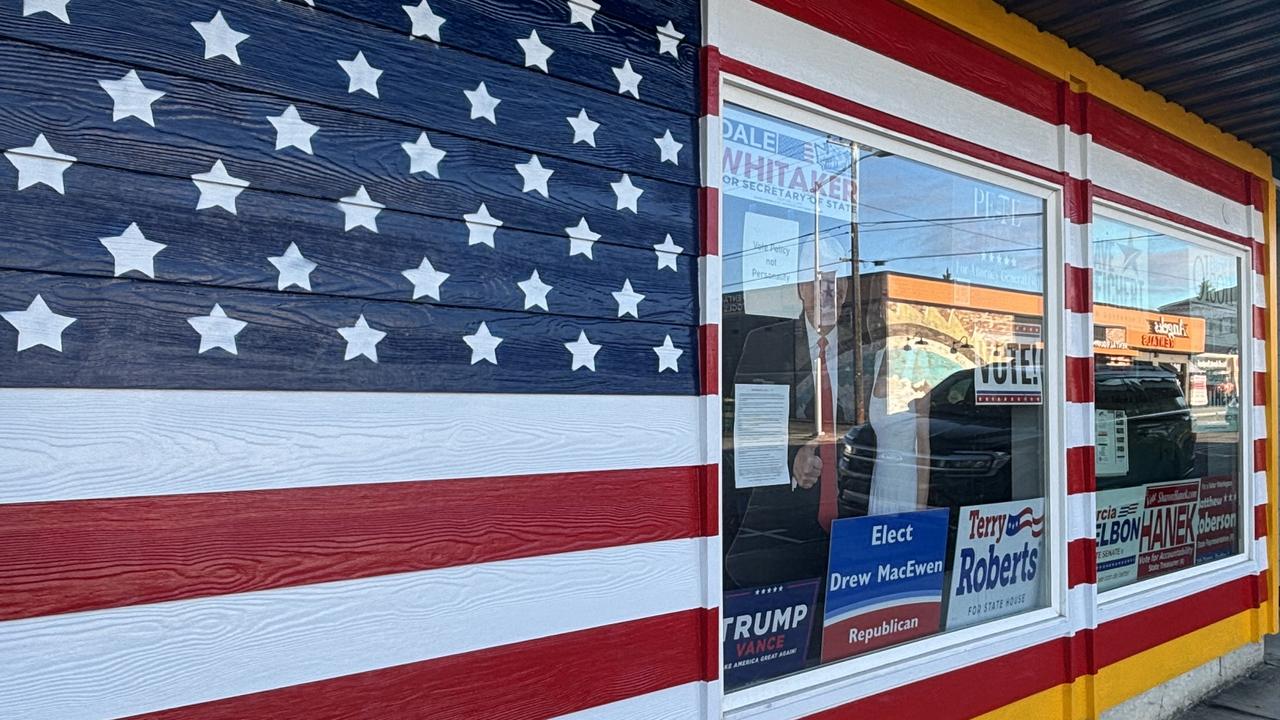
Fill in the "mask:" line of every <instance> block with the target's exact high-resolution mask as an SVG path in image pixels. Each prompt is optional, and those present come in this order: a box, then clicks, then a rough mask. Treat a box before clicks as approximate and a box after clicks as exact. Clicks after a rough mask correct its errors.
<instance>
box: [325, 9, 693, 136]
mask: <svg viewBox="0 0 1280 720" xmlns="http://www.w3.org/2000/svg"><path fill="white" fill-rule="evenodd" d="M566 1H567V0H496V1H495V0H453V1H452V2H450V1H449V0H445V1H444V2H437V3H433V4H432V5H431V7H432V9H433V10H434V12H435V13H436V14H437V15H439V16H441V17H444V18H445V24H444V25H443V26H442V27H441V30H440V44H441V45H445V46H448V47H456V48H461V49H464V50H467V51H469V52H473V53H476V54H479V55H484V56H485V57H490V58H493V59H495V60H501V61H502V62H505V63H508V64H511V65H515V66H516V67H524V66H525V65H524V60H525V58H524V53H523V52H521V50H520V46H519V45H518V44H516V41H515V38H526V37H528V36H529V32H530V31H531V30H536V31H537V33H538V37H539V38H541V40H542V42H544V43H546V44H547V46H549V47H551V48H552V49H553V50H554V51H555V52H554V53H553V55H552V57H551V59H550V60H549V61H548V63H547V68H548V72H549V73H550V74H551V75H553V76H555V77H561V78H565V79H567V80H571V81H574V82H580V83H584V84H587V85H590V86H592V87H594V88H597V89H600V90H603V91H605V92H610V93H613V92H617V90H618V83H617V80H615V79H614V77H613V74H612V73H609V72H604V73H589V74H585V75H584V74H583V73H582V72H581V70H582V68H584V67H590V66H592V65H597V64H599V62H600V61H601V60H609V61H611V62H613V64H615V65H618V64H621V62H622V60H623V58H624V57H626V58H628V59H630V60H631V64H632V66H633V67H634V68H635V70H636V72H638V73H640V74H641V75H643V76H644V77H645V78H646V80H647V81H651V82H653V83H654V84H658V85H661V86H662V87H663V88H664V91H663V92H662V93H661V94H658V95H655V96H653V97H652V98H649V96H648V95H641V97H642V98H643V99H645V100H647V101H649V102H652V103H654V104H656V105H662V106H665V107H669V108H671V109H674V110H677V111H680V112H685V111H687V110H688V108H690V107H693V106H694V103H695V96H694V93H695V87H696V82H695V81H694V78H696V77H697V53H698V44H699V30H700V28H699V26H698V20H699V19H700V18H699V17H698V13H696V12H693V13H691V12H690V9H691V8H693V9H696V8H697V7H698V6H697V4H696V3H691V2H662V3H648V2H623V3H617V2H611V3H602V4H601V7H600V10H599V11H597V12H596V14H595V18H594V20H593V25H594V26H595V28H596V29H595V31H594V32H593V31H590V30H588V29H587V28H585V27H583V26H582V25H570V24H569V17H570V16H569V9H568V7H567V5H566ZM405 4H411V3H407V2H405V3H395V2H391V3H387V2H382V1H381V0H341V2H336V3H331V4H326V3H321V4H320V5H318V6H317V9H318V10H320V11H322V12H331V13H335V14H338V15H342V16H345V17H349V18H352V19H355V20H360V21H363V22H367V23H371V24H373V25H378V26H381V27H384V28H387V29H390V30H394V31H398V32H408V31H409V30H410V28H411V23H410V22H409V16H408V15H407V14H406V13H405V12H404V10H403V9H402V8H401V5H405ZM668 21H669V22H671V23H672V24H673V25H674V26H675V29H676V31H677V32H680V33H682V34H683V35H684V36H685V37H684V39H683V40H682V41H681V42H680V47H679V53H678V57H671V56H670V55H660V54H658V41H657V27H658V26H665V25H666V24H667V22H668ZM479 28H483V30H479ZM605 35H607V36H609V37H610V38H611V41H609V42H606V41H602V40H601V37H602V36H605ZM619 44H621V47H622V50H623V51H624V52H625V56H624V55H623V54H620V53H619V47H618V46H619Z"/></svg>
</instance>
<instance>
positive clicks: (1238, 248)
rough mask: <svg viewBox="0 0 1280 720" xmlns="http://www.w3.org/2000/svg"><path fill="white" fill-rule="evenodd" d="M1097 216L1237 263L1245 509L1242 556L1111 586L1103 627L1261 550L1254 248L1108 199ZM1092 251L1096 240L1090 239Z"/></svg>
mask: <svg viewBox="0 0 1280 720" xmlns="http://www.w3.org/2000/svg"><path fill="white" fill-rule="evenodd" d="M1092 210H1093V216H1094V217H1095V218H1096V217H1097V216H1098V215H1103V216H1106V217H1107V218H1108V219H1110V220H1116V221H1118V222H1122V223H1126V224H1129V225H1133V226H1135V227H1139V228H1142V229H1144V230H1149V231H1151V232H1156V233H1161V234H1163V235H1167V236H1169V237H1171V238H1174V239H1176V240H1181V241H1184V242H1187V243H1190V244H1192V245H1195V246H1198V247H1202V248H1205V249H1207V250H1212V251H1214V252H1220V253H1222V254H1223V255H1225V256H1228V257H1233V258H1235V260H1236V268H1237V271H1238V272H1239V274H1240V300H1239V308H1238V313H1239V322H1240V324H1239V328H1240V346H1239V350H1238V352H1239V354H1240V360H1239V362H1240V380H1239V382H1238V383H1237V385H1238V387H1239V391H1238V395H1239V397H1240V424H1239V434H1240V441H1239V451H1240V457H1241V463H1240V510H1239V520H1240V522H1239V528H1238V532H1239V533H1240V547H1241V552H1239V553H1236V554H1235V555H1232V556H1231V557H1227V558H1223V559H1221V560H1215V561H1213V562H1210V563H1205V564H1203V565H1194V566H1192V567H1189V568H1185V569H1183V570H1178V571H1175V572H1171V573H1168V574H1166V575H1159V576H1156V577H1153V578H1147V579H1146V580H1139V581H1138V582H1134V583H1130V584H1128V585H1123V586H1121V587H1116V588H1111V589H1109V590H1106V591H1099V592H1098V624H1102V623H1105V622H1107V621H1109V620H1115V619H1117V618H1121V617H1124V616H1126V615H1130V614H1132V613H1135V612H1139V611H1141V610H1146V609H1148V608H1152V607H1156V606H1158V605H1162V604H1164V603H1166V602H1170V601H1172V600H1176V599H1178V598H1183V597H1186V596H1187V595H1191V594H1193V593H1196V592H1200V591H1202V590H1208V589H1210V588H1213V587H1217V586H1219V585H1222V584H1223V583H1227V582H1230V581H1232V580H1235V579H1238V578H1241V577H1246V576H1248V575H1252V574H1254V573H1255V572H1256V571H1257V566H1256V565H1255V562H1256V558H1255V554H1256V552H1257V549H1256V547H1255V543H1254V542H1253V535H1254V528H1253V525H1254V522H1253V520H1254V518H1253V507H1254V503H1255V502H1256V499H1255V498H1254V487H1253V475H1254V467H1253V432H1254V428H1253V413H1252V412H1250V410H1251V409H1252V407H1253V353H1252V352H1251V351H1250V350H1251V346H1250V343H1251V342H1252V339H1253V297H1254V295H1253V292H1254V287H1253V284H1254V282H1255V279H1254V273H1253V259H1252V257H1251V256H1250V250H1249V249H1248V248H1245V247H1243V246H1242V245H1241V244H1240V243H1236V242H1232V241H1230V240H1224V239H1222V238H1218V237H1214V236H1212V235H1209V234H1207V233H1203V232H1199V231H1197V230H1193V229H1191V228H1188V227H1185V226H1182V225H1178V224H1177V223H1174V222H1171V221H1169V220H1166V219H1164V218H1160V217H1156V216H1154V215H1151V214H1150V213H1145V212H1142V211H1139V210H1135V209H1133V208H1130V207H1127V206H1125V205H1121V204H1119V203H1115V202H1111V201H1107V200H1094V202H1093V208H1092ZM1089 246H1090V253H1092V247H1093V241H1092V234H1091V235H1090V243H1089Z"/></svg>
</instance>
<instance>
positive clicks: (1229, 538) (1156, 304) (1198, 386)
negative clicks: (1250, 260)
mask: <svg viewBox="0 0 1280 720" xmlns="http://www.w3.org/2000/svg"><path fill="white" fill-rule="evenodd" d="M1093 256H1094V273H1093V277H1094V302H1095V304H1094V311H1093V319H1094V336H1093V338H1094V339H1093V350H1094V360H1095V363H1094V364H1095V386H1094V387H1095V392H1094V401H1095V405H1094V407H1095V418H1096V422H1097V425H1096V440H1095V442H1096V455H1095V457H1096V459H1097V460H1096V471H1097V482H1098V493H1097V513H1098V521H1097V539H1098V588H1099V589H1100V590H1109V589H1111V588H1115V587H1120V586H1122V585H1127V584H1129V583H1133V582H1137V581H1139V580H1143V579H1145V578H1149V577H1154V576H1156V575H1163V574H1165V573H1169V572H1174V571H1176V570H1181V569H1184V568H1189V567H1193V566H1195V565H1202V564H1204V563H1207V562H1211V561H1214V560H1220V559H1222V558H1225V557H1229V556H1231V555H1234V554H1236V553H1238V552H1240V548H1241V545H1240V530H1239V527H1240V522H1239V519H1240V506H1241V485H1240V481H1241V461H1242V450H1243V446H1242V445H1241V434H1240V411H1241V393H1240V381H1241V377H1242V375H1241V367H1240V343H1241V338H1242V334H1241V310H1240V302H1241V299H1240V277H1241V274H1240V260H1239V259H1238V257H1237V256H1236V255H1235V254H1232V253H1229V252H1226V251H1224V250H1220V249H1214V248H1213V247H1212V246H1211V245H1202V244H1199V243H1192V242H1189V241H1187V240H1181V239H1177V238H1173V237H1170V236H1168V235H1164V234H1162V233H1159V232H1154V231H1152V230H1149V229H1146V228H1142V227H1137V226H1135V225H1130V224H1127V223H1123V222H1120V221H1118V220H1114V219H1111V218H1108V217H1105V216H1101V215H1099V216H1096V217H1095V220H1094V224H1093Z"/></svg>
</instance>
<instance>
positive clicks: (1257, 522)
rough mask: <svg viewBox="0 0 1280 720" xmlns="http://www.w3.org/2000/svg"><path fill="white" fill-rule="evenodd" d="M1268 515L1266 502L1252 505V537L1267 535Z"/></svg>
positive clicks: (1258, 538)
mask: <svg viewBox="0 0 1280 720" xmlns="http://www.w3.org/2000/svg"><path fill="white" fill-rule="evenodd" d="M1269 515H1270V512H1269V511H1268V507H1267V504H1266V503H1262V504H1261V505H1254V506H1253V539H1254V540H1260V539H1262V538H1264V537H1266V536H1267V518H1268V516H1269Z"/></svg>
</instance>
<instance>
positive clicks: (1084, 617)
mask: <svg viewBox="0 0 1280 720" xmlns="http://www.w3.org/2000/svg"><path fill="white" fill-rule="evenodd" d="M1097 600H1098V586H1097V585H1094V584H1093V583H1081V584H1080V585H1076V586H1075V587H1073V588H1067V620H1068V621H1069V622H1070V623H1071V632H1072V633H1073V634H1074V633H1077V632H1080V631H1081V630H1085V629H1089V628H1096V627H1098V616H1097V613H1096V612H1095V610H1096V608H1097V607H1098V603H1097Z"/></svg>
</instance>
